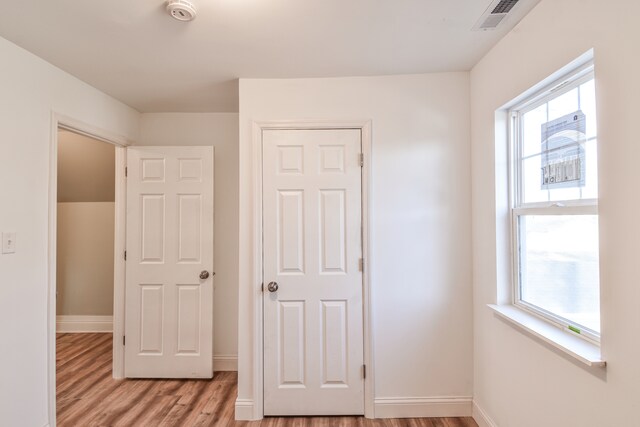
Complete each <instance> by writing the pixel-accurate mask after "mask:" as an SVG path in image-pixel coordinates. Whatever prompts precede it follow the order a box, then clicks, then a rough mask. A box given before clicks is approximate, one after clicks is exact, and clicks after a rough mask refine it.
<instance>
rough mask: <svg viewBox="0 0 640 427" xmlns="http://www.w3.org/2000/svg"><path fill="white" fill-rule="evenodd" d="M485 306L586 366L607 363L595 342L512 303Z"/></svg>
mask: <svg viewBox="0 0 640 427" xmlns="http://www.w3.org/2000/svg"><path fill="white" fill-rule="evenodd" d="M487 306H488V307H489V308H490V309H492V310H493V311H494V312H495V313H496V314H497V315H498V316H500V317H502V318H503V319H505V320H507V321H508V322H510V323H512V324H513V325H515V326H517V327H519V328H521V329H524V330H525V331H527V332H529V333H530V334H532V335H534V336H535V337H537V338H539V339H541V340H542V341H544V342H546V343H547V344H549V345H551V346H553V347H555V348H557V349H558V350H560V351H563V352H564V353H566V354H568V355H570V356H572V357H574V358H576V359H577V360H579V361H580V362H582V363H584V364H585V365H587V366H592V367H605V366H606V365H607V362H606V361H605V360H603V359H602V357H601V354H600V347H598V346H597V345H595V344H592V343H590V342H588V341H586V340H584V339H582V338H579V337H576V336H573V335H571V334H570V333H569V332H565V331H563V330H562V329H560V328H558V327H556V326H553V325H551V324H549V323H547V322H545V321H544V320H542V319H539V318H537V317H536V316H533V315H531V314H528V313H526V312H524V311H522V310H520V309H519V308H516V307H514V306H512V305H494V304H487Z"/></svg>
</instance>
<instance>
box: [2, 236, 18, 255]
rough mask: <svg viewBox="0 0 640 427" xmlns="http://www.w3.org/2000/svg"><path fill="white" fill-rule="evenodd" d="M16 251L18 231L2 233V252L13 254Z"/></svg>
mask: <svg viewBox="0 0 640 427" xmlns="http://www.w3.org/2000/svg"><path fill="white" fill-rule="evenodd" d="M15 252H16V233H2V253H3V254H13V253H15Z"/></svg>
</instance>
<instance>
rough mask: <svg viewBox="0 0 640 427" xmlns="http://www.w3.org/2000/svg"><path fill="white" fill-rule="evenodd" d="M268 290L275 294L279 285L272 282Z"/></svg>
mask: <svg viewBox="0 0 640 427" xmlns="http://www.w3.org/2000/svg"><path fill="white" fill-rule="evenodd" d="M267 289H268V290H269V292H275V291H277V290H278V284H277V283H276V282H270V283H269V284H268V285H267Z"/></svg>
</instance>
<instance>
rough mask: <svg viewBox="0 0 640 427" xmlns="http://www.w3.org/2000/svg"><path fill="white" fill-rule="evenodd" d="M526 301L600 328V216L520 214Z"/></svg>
mask: <svg viewBox="0 0 640 427" xmlns="http://www.w3.org/2000/svg"><path fill="white" fill-rule="evenodd" d="M519 222H520V227H519V230H520V242H521V245H520V280H521V290H520V293H521V298H522V301H524V302H527V303H529V304H533V305H535V306H537V307H540V308H541V309H543V310H546V311H548V312H550V313H553V314H555V315H557V316H560V317H563V318H565V319H567V320H569V321H570V322H572V323H575V324H579V325H583V326H586V327H587V328H589V329H591V330H592V331H595V332H600V289H599V280H598V277H599V270H598V217H597V216H596V215H531V216H529V215H527V216H521V217H520V221H519Z"/></svg>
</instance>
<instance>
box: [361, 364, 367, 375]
mask: <svg viewBox="0 0 640 427" xmlns="http://www.w3.org/2000/svg"><path fill="white" fill-rule="evenodd" d="M362 378H367V365H362Z"/></svg>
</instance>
